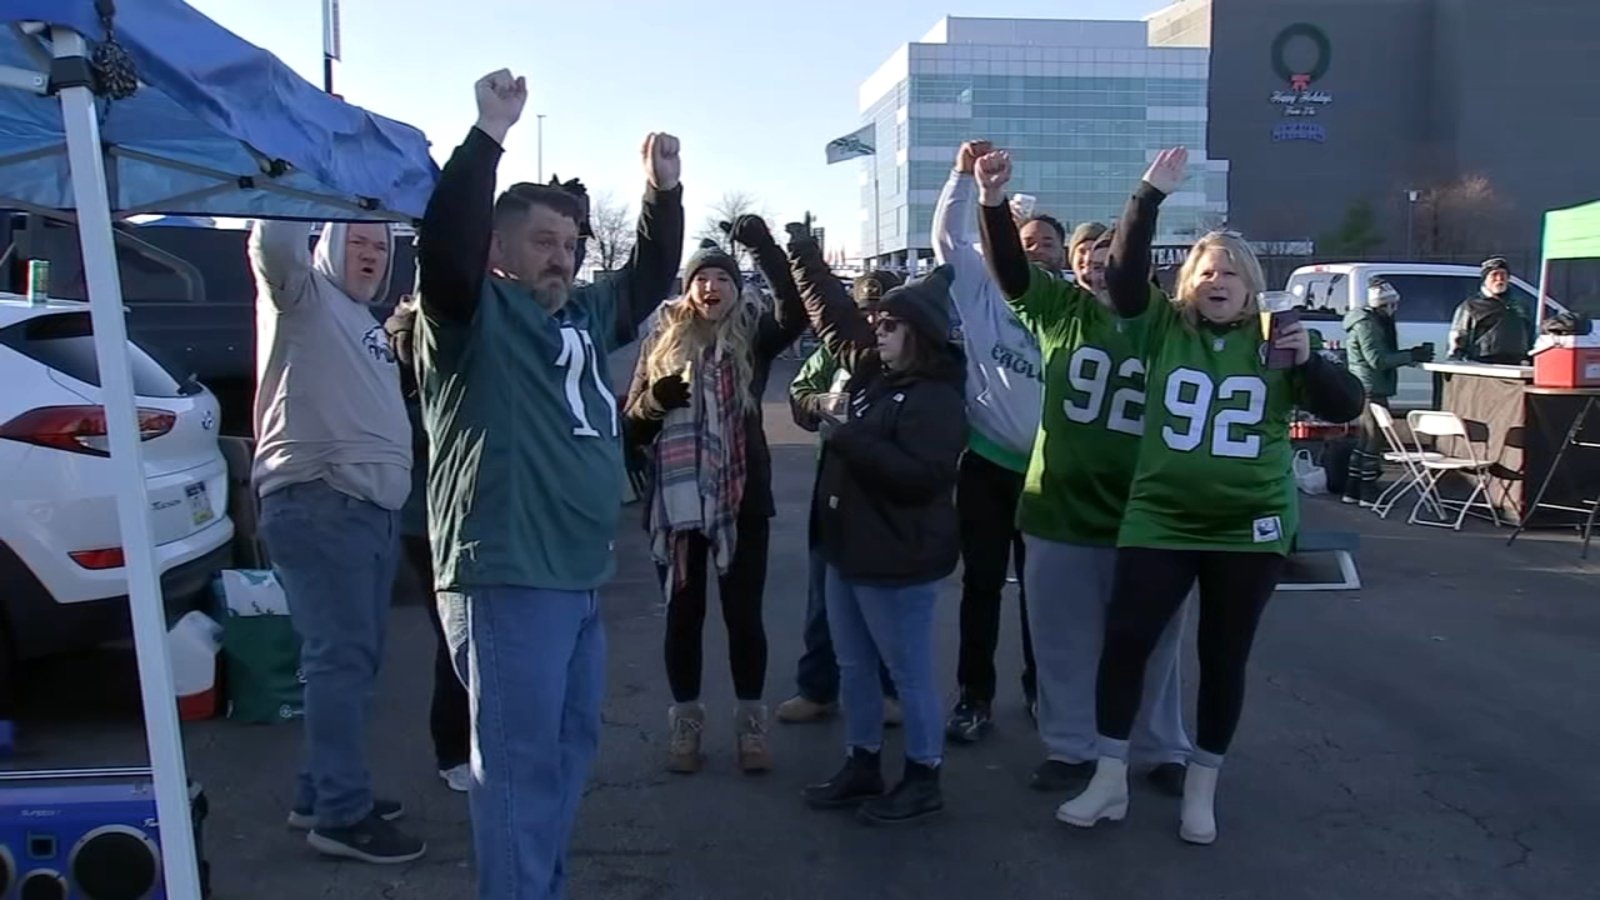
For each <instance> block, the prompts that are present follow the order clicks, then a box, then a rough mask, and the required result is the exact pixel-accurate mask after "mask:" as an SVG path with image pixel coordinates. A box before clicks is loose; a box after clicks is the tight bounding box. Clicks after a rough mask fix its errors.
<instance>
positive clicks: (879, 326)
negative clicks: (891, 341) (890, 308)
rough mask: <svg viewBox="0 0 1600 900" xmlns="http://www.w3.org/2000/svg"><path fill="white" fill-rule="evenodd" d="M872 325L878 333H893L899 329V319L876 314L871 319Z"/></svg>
mask: <svg viewBox="0 0 1600 900" xmlns="http://www.w3.org/2000/svg"><path fill="white" fill-rule="evenodd" d="M872 327H873V328H874V329H875V330H877V332H878V333H879V334H894V333H895V332H896V331H899V330H900V320H899V319H891V318H889V317H888V316H878V317H877V318H876V319H874V320H873V322H872Z"/></svg>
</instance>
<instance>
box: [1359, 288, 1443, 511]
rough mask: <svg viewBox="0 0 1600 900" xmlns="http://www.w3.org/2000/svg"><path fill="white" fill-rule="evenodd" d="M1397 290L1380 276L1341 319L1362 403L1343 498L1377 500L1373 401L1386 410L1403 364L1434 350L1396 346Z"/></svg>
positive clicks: (1378, 450) (1378, 446)
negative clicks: (1356, 436)
mask: <svg viewBox="0 0 1600 900" xmlns="http://www.w3.org/2000/svg"><path fill="white" fill-rule="evenodd" d="M1399 307H1400V292H1399V291H1397V290H1395V289H1394V285H1392V284H1390V283H1389V282H1387V281H1384V280H1383V279H1381V278H1374V279H1373V280H1372V284H1371V285H1369V286H1368V287H1367V297H1366V302H1365V303H1364V304H1362V305H1360V306H1357V307H1355V308H1354V309H1352V310H1350V312H1348V313H1346V314H1345V317H1344V329H1345V335H1346V343H1345V355H1346V366H1347V368H1349V370H1350V374H1351V375H1354V376H1355V377H1356V380H1357V381H1359V382H1361V389H1362V392H1363V393H1364V394H1365V395H1366V400H1365V402H1364V403H1362V405H1361V435H1360V437H1359V438H1358V439H1357V443H1356V446H1355V449H1354V450H1353V451H1352V452H1351V453H1350V468H1349V474H1348V475H1347V476H1346V478H1345V482H1344V502H1346V503H1359V504H1361V505H1362V506H1371V505H1372V504H1373V503H1374V502H1375V501H1376V500H1377V499H1378V496H1377V495H1378V490H1377V488H1378V477H1379V476H1380V475H1382V474H1383V447H1384V438H1383V431H1382V430H1381V429H1380V428H1379V427H1378V420H1377V419H1376V418H1374V417H1373V414H1372V404H1374V403H1376V404H1377V405H1379V406H1382V407H1384V408H1385V409H1387V408H1388V407H1389V398H1390V397H1393V396H1394V392H1395V382H1396V381H1397V373H1398V372H1399V370H1400V369H1401V368H1402V367H1404V366H1414V365H1416V364H1417V363H1424V362H1429V361H1431V360H1432V359H1433V348H1432V347H1429V346H1428V345H1426V344H1422V345H1419V346H1416V347H1411V348H1409V349H1406V350H1400V349H1398V348H1397V347H1396V344H1397V342H1398V341H1397V339H1396V337H1395V330H1394V314H1395V310H1397V309H1398V308H1399Z"/></svg>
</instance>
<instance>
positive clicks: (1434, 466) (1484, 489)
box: [1406, 410, 1500, 531]
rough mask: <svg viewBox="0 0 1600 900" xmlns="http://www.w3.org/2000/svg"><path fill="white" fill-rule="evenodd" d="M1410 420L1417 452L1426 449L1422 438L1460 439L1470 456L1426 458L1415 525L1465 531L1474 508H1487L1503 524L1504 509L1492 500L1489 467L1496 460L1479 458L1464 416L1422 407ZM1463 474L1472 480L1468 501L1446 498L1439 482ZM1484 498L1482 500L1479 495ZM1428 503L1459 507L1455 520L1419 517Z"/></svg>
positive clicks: (1442, 507)
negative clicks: (1496, 507) (1451, 475)
mask: <svg viewBox="0 0 1600 900" xmlns="http://www.w3.org/2000/svg"><path fill="white" fill-rule="evenodd" d="M1406 423H1407V424H1408V425H1410V426H1411V435H1412V438H1413V439H1414V440H1415V441H1416V442H1417V452H1418V453H1423V452H1426V451H1424V450H1423V449H1422V438H1423V437H1424V436H1427V437H1431V438H1435V439H1438V438H1457V439H1459V440H1458V442H1457V443H1458V444H1459V445H1460V446H1463V447H1465V448H1466V453H1467V455H1466V456H1446V455H1441V456H1440V457H1439V458H1438V459H1424V460H1422V468H1423V469H1424V471H1425V474H1424V477H1425V479H1426V480H1425V481H1424V482H1423V484H1422V485H1421V496H1419V497H1418V498H1417V502H1416V505H1414V506H1412V507H1411V518H1410V519H1409V520H1408V521H1409V522H1410V523H1411V524H1412V525H1434V526H1438V527H1441V528H1449V529H1451V530H1453V531H1460V530H1461V523H1462V521H1463V520H1465V519H1466V517H1467V512H1468V511H1469V510H1473V509H1486V510H1488V511H1489V517H1490V518H1491V519H1493V520H1494V524H1495V525H1496V526H1497V527H1498V526H1499V525H1500V511H1499V510H1497V509H1495V507H1494V504H1493V503H1490V502H1489V499H1488V495H1489V470H1490V468H1492V467H1493V465H1494V463H1493V462H1491V461H1489V460H1487V459H1479V458H1478V451H1477V448H1476V447H1475V446H1474V441H1473V440H1472V437H1471V436H1470V435H1469V434H1468V433H1467V424H1466V423H1465V422H1463V421H1461V417H1460V416H1458V415H1456V414H1455V413H1453V412H1439V411H1436V410H1418V411H1416V412H1413V413H1411V414H1409V415H1407V416H1406ZM1452 472H1454V473H1456V474H1459V475H1461V476H1463V477H1465V478H1467V479H1469V480H1470V481H1471V482H1472V493H1471V494H1470V495H1468V496H1467V499H1466V500H1465V501H1460V500H1446V499H1444V498H1443V497H1441V496H1439V481H1440V480H1441V479H1443V478H1444V476H1446V475H1448V474H1450V473H1452ZM1479 497H1483V498H1484V500H1483V502H1482V503H1479V502H1478V498H1479ZM1430 498H1431V502H1430V503H1429V504H1428V505H1429V506H1431V507H1432V508H1433V509H1434V510H1435V511H1437V512H1440V513H1443V512H1444V511H1445V510H1448V509H1451V508H1457V510H1458V511H1457V513H1456V517H1455V520H1454V521H1451V522H1446V521H1444V515H1442V514H1441V515H1440V516H1439V520H1438V521H1430V520H1427V519H1419V518H1418V517H1417V513H1418V512H1419V511H1421V509H1422V506H1423V503H1424V502H1428V501H1429V499H1430Z"/></svg>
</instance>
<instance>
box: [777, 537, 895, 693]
mask: <svg viewBox="0 0 1600 900" xmlns="http://www.w3.org/2000/svg"><path fill="white" fill-rule="evenodd" d="M810 562H811V565H810V572H809V578H808V580H807V581H806V627H805V638H804V639H805V647H806V649H805V652H804V653H802V654H801V655H800V663H799V665H797V666H795V674H794V682H795V685H796V686H797V687H798V688H799V689H800V696H802V697H804V698H806V699H807V700H810V701H811V702H812V703H833V702H834V701H836V700H838V699H839V661H838V659H836V658H835V657H834V655H833V636H832V635H830V634H829V633H828V604H827V596H828V564H827V563H826V562H824V561H823V559H822V554H821V553H818V552H817V551H816V549H815V548H813V549H812V551H811V560H810ZM878 681H879V682H880V683H881V684H882V686H883V696H885V697H894V696H896V693H895V688H894V679H892V678H890V677H889V669H888V667H887V666H884V665H882V664H881V663H880V664H879V666H878Z"/></svg>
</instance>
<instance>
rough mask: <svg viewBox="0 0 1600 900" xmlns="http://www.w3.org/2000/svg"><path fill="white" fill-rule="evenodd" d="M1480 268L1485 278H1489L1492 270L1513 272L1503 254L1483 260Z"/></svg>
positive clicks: (1481, 274)
mask: <svg viewBox="0 0 1600 900" xmlns="http://www.w3.org/2000/svg"><path fill="white" fill-rule="evenodd" d="M1479 268H1480V272H1479V274H1480V276H1481V277H1483V278H1488V277H1489V273H1490V272H1505V273H1507V274H1510V273H1511V266H1510V265H1508V264H1507V263H1506V261H1505V257H1502V256H1491V257H1489V258H1488V259H1486V260H1484V261H1483V265H1482V266H1480V267H1479Z"/></svg>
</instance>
